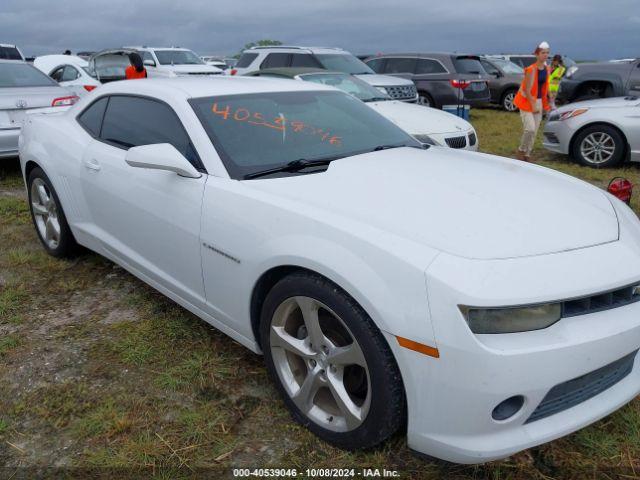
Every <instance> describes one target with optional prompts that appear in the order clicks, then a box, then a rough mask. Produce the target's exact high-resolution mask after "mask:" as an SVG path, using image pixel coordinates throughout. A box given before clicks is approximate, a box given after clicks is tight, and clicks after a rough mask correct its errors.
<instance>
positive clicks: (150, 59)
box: [141, 51, 156, 65]
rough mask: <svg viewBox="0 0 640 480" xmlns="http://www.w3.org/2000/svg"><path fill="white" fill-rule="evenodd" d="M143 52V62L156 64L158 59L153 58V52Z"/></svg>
mask: <svg viewBox="0 0 640 480" xmlns="http://www.w3.org/2000/svg"><path fill="white" fill-rule="evenodd" d="M141 54H142V61H143V62H153V65H155V64H156V61H155V60H154V59H153V56H152V55H151V52H147V51H144V52H141Z"/></svg>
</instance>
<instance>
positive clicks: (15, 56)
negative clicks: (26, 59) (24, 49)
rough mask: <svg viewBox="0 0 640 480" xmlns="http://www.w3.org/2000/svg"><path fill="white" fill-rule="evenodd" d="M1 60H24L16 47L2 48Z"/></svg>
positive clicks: (0, 48) (0, 50) (0, 49)
mask: <svg viewBox="0 0 640 480" xmlns="http://www.w3.org/2000/svg"><path fill="white" fill-rule="evenodd" d="M0 58H4V59H5V60H22V55H20V52H19V51H18V49H17V48H15V47H0Z"/></svg>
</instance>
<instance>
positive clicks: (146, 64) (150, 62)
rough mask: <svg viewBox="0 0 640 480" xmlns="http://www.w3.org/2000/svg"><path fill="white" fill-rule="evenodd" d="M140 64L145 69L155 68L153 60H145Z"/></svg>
mask: <svg viewBox="0 0 640 480" xmlns="http://www.w3.org/2000/svg"><path fill="white" fill-rule="evenodd" d="M142 64H143V65H144V66H146V67H155V66H156V62H154V61H153V60H149V59H146V60H144V61H143V62H142Z"/></svg>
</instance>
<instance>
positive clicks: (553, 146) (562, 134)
mask: <svg viewBox="0 0 640 480" xmlns="http://www.w3.org/2000/svg"><path fill="white" fill-rule="evenodd" d="M579 120H580V121H581V122H580V123H578V122H577V121H576V119H571V118H570V119H568V120H562V121H560V120H557V121H554V122H546V123H545V125H544V130H543V131H542V146H543V147H544V148H546V149H547V150H550V151H552V152H556V153H561V154H564V155H569V154H570V153H571V152H570V147H571V139H572V138H573V136H574V135H575V133H576V131H577V130H578V129H579V128H580V126H581V125H583V124H584V122H583V120H584V118H582V119H579Z"/></svg>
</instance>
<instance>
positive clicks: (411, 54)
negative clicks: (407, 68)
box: [367, 52, 478, 60]
mask: <svg viewBox="0 0 640 480" xmlns="http://www.w3.org/2000/svg"><path fill="white" fill-rule="evenodd" d="M477 56H478V55H476V54H474V53H465V52H400V53H382V54H380V55H375V56H373V57H370V58H367V60H371V59H373V58H385V57H417V58H434V57H435V58H438V57H441V58H443V57H477Z"/></svg>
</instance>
